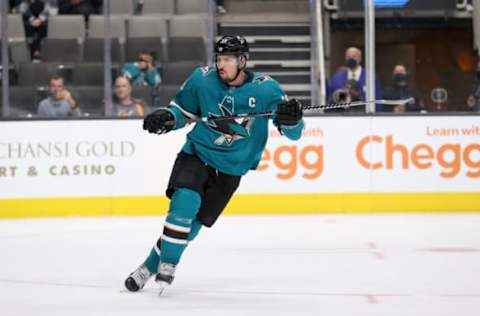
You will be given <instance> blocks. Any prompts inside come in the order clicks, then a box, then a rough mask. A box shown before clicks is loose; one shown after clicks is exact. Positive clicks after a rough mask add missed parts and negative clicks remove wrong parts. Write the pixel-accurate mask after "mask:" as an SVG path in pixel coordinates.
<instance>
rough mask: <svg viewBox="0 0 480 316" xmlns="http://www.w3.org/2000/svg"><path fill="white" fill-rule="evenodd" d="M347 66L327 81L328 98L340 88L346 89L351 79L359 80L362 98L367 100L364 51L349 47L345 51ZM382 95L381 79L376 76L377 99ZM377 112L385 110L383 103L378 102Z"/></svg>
mask: <svg viewBox="0 0 480 316" xmlns="http://www.w3.org/2000/svg"><path fill="white" fill-rule="evenodd" d="M345 66H346V67H342V68H341V69H340V70H339V71H337V72H336V73H335V74H334V75H333V77H332V78H330V79H329V80H328V82H327V99H328V100H331V99H332V96H333V95H334V94H335V92H336V91H337V90H339V89H345V86H346V84H347V82H348V81H349V80H355V81H357V82H358V84H359V86H360V87H361V89H360V100H362V101H365V97H366V93H365V92H366V71H365V69H364V68H363V67H362V52H361V51H360V49H358V48H356V47H349V48H347V50H346V51H345ZM381 96H382V92H381V87H380V81H379V80H378V79H377V78H375V99H377V100H378V99H380V97H381ZM375 109H376V111H377V112H380V111H382V110H383V106H382V105H381V104H376V106H375Z"/></svg>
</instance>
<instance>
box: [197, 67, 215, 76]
mask: <svg viewBox="0 0 480 316" xmlns="http://www.w3.org/2000/svg"><path fill="white" fill-rule="evenodd" d="M214 69H215V68H213V67H209V66H205V67H202V68H200V70H201V71H202V75H203V76H204V77H206V76H207V75H208V74H209V73H210V72H212V71H213V70H214Z"/></svg>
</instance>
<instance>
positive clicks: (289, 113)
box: [275, 99, 303, 126]
mask: <svg viewBox="0 0 480 316" xmlns="http://www.w3.org/2000/svg"><path fill="white" fill-rule="evenodd" d="M275 114H276V117H275V122H276V123H277V125H285V126H293V125H297V124H298V122H300V120H301V119H302V117H303V107H302V104H301V103H300V101H298V100H297V99H291V100H288V101H282V102H280V103H279V104H278V106H277V110H276V111H275Z"/></svg>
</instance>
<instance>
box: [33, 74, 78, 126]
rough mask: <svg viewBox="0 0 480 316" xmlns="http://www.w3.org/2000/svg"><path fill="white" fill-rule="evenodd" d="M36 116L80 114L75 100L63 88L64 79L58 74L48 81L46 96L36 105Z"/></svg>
mask: <svg viewBox="0 0 480 316" xmlns="http://www.w3.org/2000/svg"><path fill="white" fill-rule="evenodd" d="M37 114H38V116H42V117H68V116H80V115H81V112H80V109H79V106H78V102H77V100H75V98H74V97H73V96H72V93H71V92H70V91H68V90H67V89H66V88H65V81H64V79H63V78H62V77H60V76H53V77H52V78H50V81H49V83H48V97H47V98H45V99H43V100H42V101H41V102H40V104H39V105H38V111H37Z"/></svg>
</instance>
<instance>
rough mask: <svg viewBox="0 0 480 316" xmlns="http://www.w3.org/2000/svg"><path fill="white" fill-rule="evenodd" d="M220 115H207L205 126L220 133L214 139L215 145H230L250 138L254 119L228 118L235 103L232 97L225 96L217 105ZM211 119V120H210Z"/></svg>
mask: <svg viewBox="0 0 480 316" xmlns="http://www.w3.org/2000/svg"><path fill="white" fill-rule="evenodd" d="M218 107H219V109H220V112H221V114H220V115H218V114H215V113H208V118H209V119H210V120H209V121H208V122H207V126H208V127H209V128H210V129H212V130H214V131H216V132H217V133H220V134H221V135H220V136H219V137H218V138H217V139H215V141H214V143H215V145H222V144H224V143H226V144H227V145H231V144H232V143H233V142H234V141H236V140H239V139H242V138H246V137H249V136H250V129H251V127H252V124H253V122H254V120H255V119H254V118H251V117H248V118H240V119H238V118H237V119H234V118H229V117H231V116H232V115H233V111H234V109H235V102H234V98H233V97H232V96H228V95H227V96H225V97H224V98H223V100H222V102H220V103H219V104H218ZM218 118H221V119H218ZM212 119H213V120H212Z"/></svg>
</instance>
